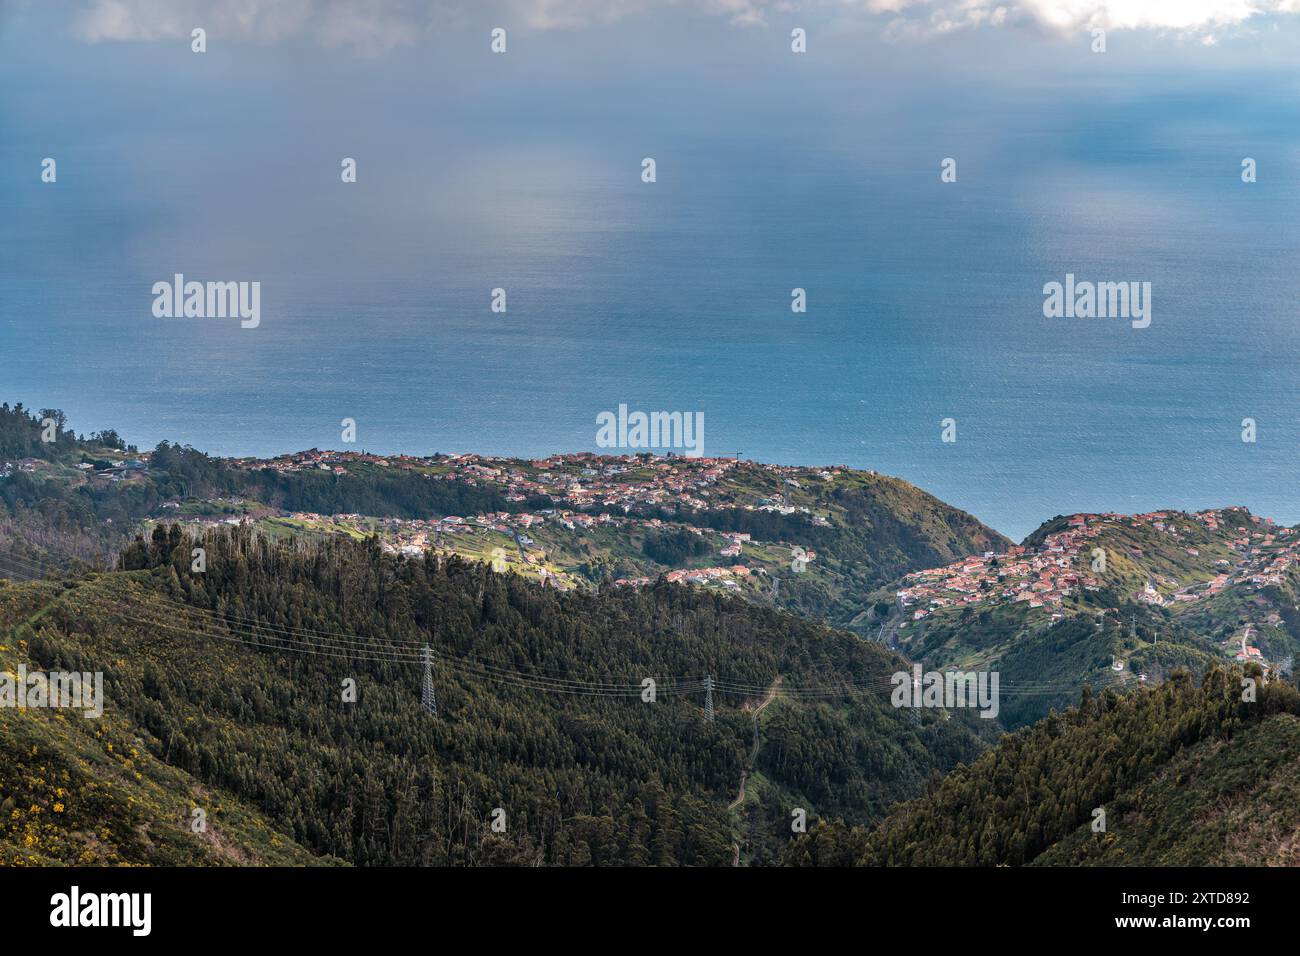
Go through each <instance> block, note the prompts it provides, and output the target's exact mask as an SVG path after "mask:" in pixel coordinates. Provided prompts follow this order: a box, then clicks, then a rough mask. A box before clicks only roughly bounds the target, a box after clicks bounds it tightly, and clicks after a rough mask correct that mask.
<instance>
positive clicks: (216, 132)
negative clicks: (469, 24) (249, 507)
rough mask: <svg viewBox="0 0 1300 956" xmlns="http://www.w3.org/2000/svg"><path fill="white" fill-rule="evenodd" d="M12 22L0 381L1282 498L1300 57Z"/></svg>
mask: <svg viewBox="0 0 1300 956" xmlns="http://www.w3.org/2000/svg"><path fill="white" fill-rule="evenodd" d="M719 29H722V28H719ZM25 30H26V28H24V27H23V26H22V24H19V25H17V26H14V25H11V26H10V29H9V30H8V32H6V33H0V120H2V121H3V131H4V132H3V136H2V137H0V400H7V401H10V402H13V401H23V402H24V403H26V404H28V405H29V406H33V407H45V406H57V407H61V408H63V409H64V410H65V411H66V412H67V413H68V415H69V417H70V419H71V422H72V424H73V426H74V427H75V428H76V429H78V430H80V431H84V432H90V431H93V430H97V429H99V428H105V427H114V428H117V429H118V430H119V431H120V432H121V433H122V434H123V435H124V436H125V437H126V438H127V439H128V440H129V441H132V442H135V443H137V444H139V445H141V446H152V445H153V444H154V443H156V442H157V441H159V440H161V439H169V440H172V441H180V442H185V443H191V444H193V445H195V446H196V447H200V448H203V449H205V450H209V451H212V452H216V453H221V454H230V455H243V454H257V455H271V454H275V453H279V452H285V451H291V450H296V449H299V448H304V447H310V446H318V447H341V443H340V421H341V420H342V419H343V418H345V417H348V418H353V419H355V420H356V422H357V431H358V447H364V448H366V449H368V450H371V451H379V452H403V451H404V452H412V453H428V452H433V451H444V452H448V451H479V452H484V453H490V454H511V455H544V454H547V453H551V452H556V451H571V450H594V449H595V435H596V425H595V418H596V415H597V414H598V413H599V412H601V411H604V410H614V409H616V408H617V407H618V405H619V404H620V403H626V404H627V405H629V406H630V407H631V408H634V409H636V408H640V409H644V410H681V411H691V412H694V411H702V412H703V413H704V416H705V426H706V427H705V451H706V453H715V454H722V453H727V454H730V453H733V452H743V454H744V456H745V457H747V458H754V459H759V460H764V461H776V462H785V463H796V464H826V463H843V464H848V465H851V466H854V467H860V468H874V469H877V470H879V471H882V472H885V473H888V474H893V475H898V476H900V477H903V478H906V479H907V480H909V481H911V482H913V483H914V484H916V485H918V486H920V487H922V488H924V489H926V490H928V491H930V492H932V493H934V494H935V495H937V496H938V497H940V498H942V499H944V500H946V501H949V502H951V503H953V504H956V505H958V506H960V507H963V508H965V509H967V510H969V511H970V512H972V513H973V514H975V515H976V516H977V517H979V518H980V519H981V520H983V521H985V522H987V523H988V524H990V525H992V526H993V527H995V528H997V529H998V530H1000V531H1003V532H1005V533H1007V534H1009V535H1011V536H1012V537H1016V538H1019V537H1021V536H1023V535H1024V534H1026V533H1028V532H1029V531H1030V530H1032V529H1033V528H1034V527H1036V526H1037V525H1038V524H1039V523H1040V522H1041V521H1043V520H1045V519H1047V518H1050V517H1052V516H1054V515H1056V514H1061V513H1069V512H1074V511H1081V510H1090V511H1103V510H1114V511H1136V510H1147V509H1154V508H1162V507H1173V508H1188V509H1190V508H1200V507H1208V506H1217V505H1225V504H1244V505H1247V506H1249V507H1250V508H1251V509H1252V510H1254V511H1256V512H1257V513H1262V514H1265V515H1269V516H1272V517H1275V518H1277V519H1279V520H1281V521H1285V522H1288V523H1290V522H1295V521H1297V520H1300V501H1298V500H1297V495H1296V489H1297V477H1298V476H1300V454H1297V452H1298V451H1300V421H1298V419H1297V397H1298V393H1300V323H1298V322H1297V303H1298V302H1300V269H1298V268H1297V265H1298V264H1300V226H1298V225H1297V209H1300V205H1298V200H1300V125H1297V122H1296V121H1297V119H1298V118H1300V117H1297V112H1300V110H1298V109H1297V106H1296V103H1297V100H1296V97H1295V88H1294V87H1295V84H1294V81H1293V80H1290V79H1284V78H1279V77H1277V76H1272V75H1254V74H1251V75H1250V76H1249V82H1245V81H1242V79H1241V76H1242V74H1241V72H1240V70H1239V71H1238V72H1231V71H1228V72H1224V71H1220V72H1217V73H1215V74H1212V75H1211V74H1202V73H1197V72H1195V71H1192V72H1186V71H1183V72H1179V71H1178V70H1177V69H1175V68H1174V67H1170V68H1169V71H1168V72H1167V73H1159V72H1156V71H1152V72H1143V70H1141V69H1139V68H1138V66H1136V65H1133V64H1130V65H1129V67H1128V72H1124V70H1123V69H1119V70H1117V71H1116V72H1113V73H1110V74H1105V75H1097V76H1092V75H1090V74H1089V73H1088V70H1090V69H1092V65H1091V63H1089V62H1087V61H1086V60H1085V59H1084V57H1085V56H1086V54H1079V53H1075V52H1071V53H1070V54H1069V55H1068V56H1067V55H1065V54H1062V53H1061V52H1060V51H1056V52H1055V53H1052V54H1051V55H1050V56H1049V55H1047V54H1039V55H1037V56H1035V57H1031V58H1029V59H1027V60H1026V62H1024V63H1022V64H1017V63H1016V61H1015V58H1014V57H1015V54H1014V52H1008V51H1005V50H1004V51H1003V54H1004V55H1005V56H1006V57H1007V58H1008V59H1007V62H1008V70H1009V71H1010V74H1011V76H1010V78H1008V77H1004V76H1001V75H994V74H992V73H990V72H988V70H987V68H986V67H984V66H977V65H974V64H975V63H976V62H977V61H978V62H980V63H982V62H983V61H982V60H978V58H975V57H972V60H971V64H969V65H967V66H964V67H963V66H962V65H961V64H960V63H958V64H956V65H953V64H951V63H949V62H948V56H947V53H946V52H945V50H943V49H939V48H929V49H928V51H921V52H919V53H918V52H916V51H904V52H902V53H899V52H897V51H894V52H889V53H888V54H887V55H888V57H890V59H885V58H884V57H885V56H886V54H882V59H881V60H880V61H878V62H876V61H873V64H872V65H866V66H858V65H857V61H856V60H855V58H854V57H853V56H852V55H850V54H851V52H852V51H849V50H847V49H844V50H839V51H838V53H839V55H838V56H834V55H828V56H827V58H826V61H824V62H819V63H818V64H816V65H814V66H811V67H808V68H804V67H802V66H801V67H799V69H801V70H803V72H802V73H799V74H797V75H791V73H790V72H789V71H790V69H793V68H788V67H786V66H785V63H786V61H785V60H781V61H780V62H777V61H775V60H772V61H770V62H769V61H768V60H765V59H764V54H763V49H764V47H763V44H764V42H766V41H764V40H763V38H762V37H761V36H757V35H754V34H743V35H741V36H739V38H735V39H733V38H732V37H733V34H730V33H728V34H719V35H718V37H715V38H714V40H713V43H712V45H708V44H702V45H700V46H691V45H689V44H688V45H687V46H686V48H685V50H684V52H683V53H682V56H683V57H689V56H690V55H692V54H695V59H694V61H693V65H682V63H680V62H679V61H677V60H674V59H673V58H672V57H671V56H670V55H669V54H668V53H665V52H662V51H666V50H670V49H672V48H673V44H672V43H671V42H670V40H671V38H664V37H650V38H649V40H647V39H646V38H645V37H641V38H639V42H633V39H632V38H630V37H629V36H627V35H626V34H616V35H614V36H612V37H607V42H606V46H604V47H600V48H596V49H589V48H587V47H584V48H583V51H582V55H581V56H580V57H579V56H576V54H575V53H574V51H573V50H572V49H569V48H566V44H569V45H570V46H572V45H573V44H575V43H578V42H579V41H578V40H577V39H576V35H574V34H565V33H560V34H545V35H537V36H536V37H535V39H534V40H532V41H531V47H529V46H524V45H523V44H520V43H516V44H515V46H514V48H513V49H514V50H517V51H519V52H518V53H516V52H512V53H511V57H513V59H511V60H510V61H509V66H508V67H507V66H502V65H500V64H498V63H496V62H492V61H490V60H488V58H486V57H484V56H481V55H476V54H475V53H474V52H472V51H468V50H467V49H465V48H462V47H461V46H456V47H454V48H451V47H447V48H443V49H438V48H435V49H433V50H416V51H397V52H395V53H393V54H391V55H389V56H388V57H387V58H386V59H384V60H380V61H375V60H365V59H361V60H348V59H345V58H344V56H343V54H341V53H339V52H338V51H320V50H312V49H292V50H281V49H278V48H272V47H258V46H252V47H240V48H238V49H234V48H230V49H226V50H222V49H221V48H220V46H218V47H217V49H215V50H214V52H211V53H209V54H208V55H207V57H206V59H202V61H201V62H196V58H194V57H192V56H191V55H190V54H189V53H188V50H187V49H186V48H185V47H184V46H177V47H176V48H174V49H171V48H164V47H160V46H159V45H157V44H153V45H150V44H129V45H120V46H114V45H111V44H103V45H95V46H86V45H84V44H80V43H79V42H78V41H76V40H75V39H72V38H70V37H66V36H64V37H56V38H54V39H44V38H42V39H41V40H40V41H39V42H38V41H37V39H36V38H35V37H34V36H32V35H30V34H29V33H27V32H25ZM43 36H44V35H43ZM771 39H772V38H771V37H768V41H770V40H771ZM777 39H778V40H779V37H777ZM654 42H659V43H661V45H662V51H661V52H660V54H659V55H656V54H655V53H653V52H651V53H647V52H645V50H646V44H647V43H650V44H651V46H652V48H653V43H654ZM826 42H829V41H826ZM846 43H847V41H846ZM727 44H731V46H727ZM521 47H522V49H521ZM701 51H707V52H704V53H702V52H701ZM832 52H835V51H832ZM787 56H788V54H787ZM1026 56H1028V55H1026ZM575 58H576V60H577V62H575ZM918 58H921V59H927V58H928V59H927V62H924V63H921V62H918ZM930 59H932V60H933V62H930V61H929V60H930ZM1053 59H1063V60H1065V61H1067V63H1066V67H1065V68H1064V69H1065V72H1064V74H1062V75H1061V76H1060V77H1058V78H1057V79H1056V80H1052V79H1051V77H1052V76H1053V75H1054V74H1053V73H1052V72H1051V67H1050V66H1049V65H1050V64H1051V62H1052V60H1053ZM1121 62H1122V61H1121ZM945 64H946V65H945ZM1242 69H1244V68H1242ZM873 70H874V72H873ZM593 78H595V79H593ZM597 80H598V81H597ZM44 156H54V157H57V159H58V163H59V166H58V173H59V179H58V182H57V183H56V184H53V185H50V184H43V183H41V182H40V179H39V171H40V170H39V163H40V160H41V158H42V157H44ZM344 156H352V157H355V158H357V160H358V164H359V167H358V168H359V181H358V182H357V183H356V184H351V185H343V184H342V183H341V182H340V181H339V162H340V159H341V158H342V157H344ZM643 156H653V157H654V158H655V159H656V162H657V166H658V181H657V182H656V183H654V184H645V183H642V182H641V180H640V169H641V167H640V162H641V159H642V157H643ZM946 156H953V157H956V158H957V160H958V181H957V182H956V183H952V184H943V183H941V182H940V180H939V161H940V159H942V158H943V157H946ZM1244 156H1250V157H1253V158H1255V159H1256V160H1257V162H1258V164H1259V181H1258V182H1256V183H1254V184H1250V185H1247V184H1243V183H1242V182H1241V179H1240V175H1239V173H1240V162H1241V159H1242V157H1244ZM176 272H183V273H184V274H185V275H186V276H187V277H189V278H194V279H216V280H257V281H260V282H261V284H262V321H261V326H260V327H259V328H257V329H252V330H243V329H241V328H240V327H239V324H238V322H237V321H220V320H197V319H189V320H184V319H172V320H165V319H158V318H155V317H154V316H153V315H152V312H151V305H152V295H151V292H150V289H151V287H152V285H153V283H154V282H156V281H160V280H170V278H171V277H172V275H173V274H174V273H176ZM1067 272H1069V273H1074V274H1075V275H1076V276H1077V277H1078V278H1079V279H1092V280H1099V281H1123V280H1135V281H1147V282H1150V283H1151V284H1152V290H1153V291H1152V295H1153V319H1152V323H1151V326H1150V327H1149V328H1146V329H1133V328H1131V327H1130V326H1129V324H1128V323H1127V322H1126V321H1123V320H1118V319H1116V320H1104V319H1092V320H1086V319H1046V318H1044V317H1043V313H1042V302H1043V293H1042V288H1043V285H1044V283H1046V282H1050V281H1053V280H1055V281H1061V280H1063V279H1064V276H1065V274H1066V273H1067ZM498 286H500V287H504V288H505V289H506V290H507V295H508V311H507V312H506V313H504V314H494V313H493V312H491V311H490V309H489V297H490V290H491V289H493V288H494V287H498ZM795 287H801V288H804V289H806V290H807V296H808V311H807V313H806V314H794V313H792V312H791V310H790V292H791V289H792V288H795ZM949 417H951V418H954V419H955V420H956V422H957V441H956V442H955V443H944V442H942V441H941V440H940V432H941V424H940V423H941V420H943V419H945V418H949ZM1244 418H1253V419H1255V420H1256V421H1257V423H1258V441H1257V442H1255V443H1245V442H1243V441H1242V440H1241V432H1242V420H1243V419H1244Z"/></svg>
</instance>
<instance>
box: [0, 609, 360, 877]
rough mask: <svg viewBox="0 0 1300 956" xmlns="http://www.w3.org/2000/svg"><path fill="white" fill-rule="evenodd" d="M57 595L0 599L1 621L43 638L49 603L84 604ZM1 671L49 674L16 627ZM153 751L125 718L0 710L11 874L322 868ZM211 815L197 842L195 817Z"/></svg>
mask: <svg viewBox="0 0 1300 956" xmlns="http://www.w3.org/2000/svg"><path fill="white" fill-rule="evenodd" d="M61 592H62V588H59V587H56V586H52V585H25V586H22V587H6V588H0V620H4V621H5V622H6V624H11V623H12V622H14V621H26V622H29V624H28V627H30V626H31V625H32V624H35V625H36V626H38V627H39V626H40V621H41V619H42V617H43V616H44V612H45V611H46V610H47V609H48V607H49V603H50V602H51V601H52V600H55V599H70V600H74V601H75V600H76V597H75V594H69V595H64V594H62V593H61ZM6 633H7V634H8V635H11V636H7V637H5V638H4V639H3V641H4V643H0V669H3V670H5V671H8V672H9V673H10V674H11V675H12V674H16V673H17V668H18V666H19V664H26V665H27V666H28V668H29V670H39V669H42V665H41V664H40V663H38V662H34V661H32V660H31V658H30V657H29V655H28V653H27V643H28V642H27V640H26V639H24V638H23V637H22V636H21V635H22V634H25V633H30V632H29V631H28V630H26V629H17V628H9V627H6ZM156 744H157V741H156V740H153V739H152V738H151V737H150V736H149V735H148V733H147V731H144V730H142V729H141V728H140V727H139V726H138V725H137V724H136V723H135V722H134V721H132V720H131V719H129V717H127V716H126V715H124V714H123V713H121V712H120V711H119V710H118V709H117V708H115V707H112V706H108V707H106V708H105V713H104V715H103V717H101V718H98V719H87V718H85V717H84V716H83V715H82V713H81V712H80V711H64V710H49V709H45V710H38V709H27V710H21V711H20V710H16V709H11V708H4V709H0V865H5V864H7V865H57V864H69V865H71V864H76V865H87V866H99V865H118V864H149V865H159V866H187V865H243V866H248V865H295V866H296V865H307V864H313V863H318V862H326V863H328V862H336V861H329V860H327V859H320V858H318V857H316V856H315V855H313V854H312V853H310V852H308V851H307V850H305V849H304V848H303V847H301V846H300V845H298V844H297V843H295V842H294V841H293V840H292V839H290V838H289V837H287V836H285V835H284V833H283V832H281V831H279V830H278V829H277V828H276V827H275V826H274V825H273V824H271V823H270V822H268V820H267V819H266V818H265V817H264V816H263V815H261V814H260V813H258V812H257V811H255V810H253V809H251V808H250V807H249V806H248V805H247V804H245V803H243V802H241V801H239V800H236V799H234V798H232V797H231V796H230V795H229V794H227V793H224V792H222V791H221V790H219V789H216V788H213V787H210V786H205V785H204V784H202V783H201V782H200V781H198V780H196V779H194V778H193V777H192V776H190V775H189V774H187V773H185V772H183V771H181V770H178V769H176V768H174V767H171V766H168V765H167V764H166V763H164V762H163V761H162V760H160V759H158V757H157V756H155V754H154V752H153V751H154V750H155V749H156ZM196 807H197V808H202V809H204V810H205V812H206V814H207V820H206V823H207V825H206V829H205V830H204V832H202V833H194V832H193V831H192V829H191V821H192V812H193V810H194V809H195V808H196Z"/></svg>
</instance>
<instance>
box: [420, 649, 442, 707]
mask: <svg viewBox="0 0 1300 956" xmlns="http://www.w3.org/2000/svg"><path fill="white" fill-rule="evenodd" d="M420 656H421V658H422V659H423V660H424V686H423V687H422V688H421V689H420V706H422V707H423V708H424V709H425V710H427V711H428V712H429V716H430V717H437V716H438V698H437V697H435V696H434V694H433V650H432V648H430V647H429V645H428V644H425V645H424V650H423V651H421V652H420Z"/></svg>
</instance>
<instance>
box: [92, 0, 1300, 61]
mask: <svg viewBox="0 0 1300 956" xmlns="http://www.w3.org/2000/svg"><path fill="white" fill-rule="evenodd" d="M668 9H672V10H676V11H692V12H696V13H701V14H704V15H708V16H717V17H722V18H725V19H727V20H728V21H730V22H732V23H734V24H737V25H756V24H763V23H767V22H770V21H771V20H772V18H773V17H774V16H778V17H781V18H782V19H787V18H788V17H786V16H785V15H786V14H791V13H794V12H799V13H803V14H808V15H815V14H816V13H817V12H841V13H842V12H844V11H846V10H847V11H850V12H861V13H863V14H868V15H872V16H874V17H877V18H880V19H882V20H884V21H885V22H886V23H888V24H889V28H890V29H891V31H893V32H895V33H900V32H901V33H906V32H921V33H944V32H949V31H952V30H959V29H966V28H971V27H981V26H993V27H1001V26H1007V27H1017V26H1019V27H1026V26H1029V27H1037V28H1039V29H1042V30H1047V31H1050V32H1055V33H1066V32H1070V31H1075V30H1081V29H1085V28H1091V27H1103V28H1105V29H1109V30H1131V29H1151V30H1167V31H1177V32H1186V33H1198V34H1202V35H1206V36H1211V37H1213V34H1214V33H1215V31H1219V30H1222V29H1223V28H1227V27H1234V26H1237V25H1239V24H1242V23H1244V22H1246V21H1247V20H1249V19H1250V18H1252V17H1254V16H1259V15H1262V14H1268V13H1300V0H433V2H429V0H424V2H421V0H85V7H84V9H83V11H82V13H81V15H80V16H79V17H78V19H77V22H76V26H75V29H76V32H77V33H78V34H79V35H80V36H82V37H83V38H85V39H87V40H90V41H102V40H161V39H173V38H177V37H187V36H189V33H190V30H192V29H193V28H194V27H196V26H202V27H204V28H205V29H207V31H208V33H209V36H211V37H233V38H236V39H239V40H241V41H245V42H258V43H278V42H281V41H284V40H288V39H304V40H308V41H311V42H316V43H320V44H322V45H324V46H330V47H334V46H349V47H353V48H355V49H356V50H358V51H359V52H363V53H374V52H382V51H384V50H387V49H391V48H392V47H396V46H401V45H404V44H409V43H414V42H417V41H418V40H419V39H420V38H422V37H424V36H426V35H427V34H428V33H429V32H430V31H432V30H435V29H457V28H468V27H472V26H474V25H483V24H485V23H487V22H488V21H491V23H492V25H494V26H506V27H507V28H509V27H512V26H515V27H522V28H525V29H534V30H553V29H578V28H582V27H590V26H599V25H602V24H609V23H614V22H617V21H619V20H623V19H625V18H628V17H633V16H638V15H643V14H648V13H654V12H658V11H663V10H668Z"/></svg>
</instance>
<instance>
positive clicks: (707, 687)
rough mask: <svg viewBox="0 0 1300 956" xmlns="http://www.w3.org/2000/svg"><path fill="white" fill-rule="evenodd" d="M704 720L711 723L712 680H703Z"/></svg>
mask: <svg viewBox="0 0 1300 956" xmlns="http://www.w3.org/2000/svg"><path fill="white" fill-rule="evenodd" d="M704 719H705V720H707V721H709V722H710V723H712V722H713V678H712V677H706V678H704Z"/></svg>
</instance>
